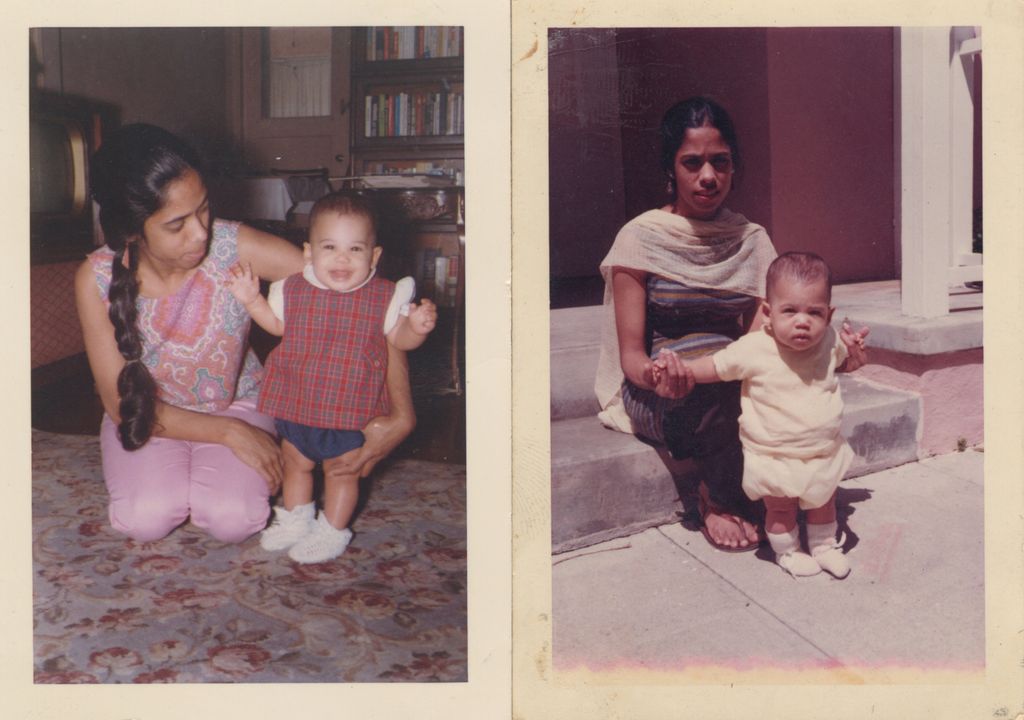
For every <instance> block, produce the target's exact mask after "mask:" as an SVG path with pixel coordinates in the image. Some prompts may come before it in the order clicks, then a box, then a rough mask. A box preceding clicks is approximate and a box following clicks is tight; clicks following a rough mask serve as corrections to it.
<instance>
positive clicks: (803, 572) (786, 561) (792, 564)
mask: <svg viewBox="0 0 1024 720" xmlns="http://www.w3.org/2000/svg"><path fill="white" fill-rule="evenodd" d="M775 562H777V563H778V564H779V567H781V568H782V569H783V570H785V571H786V572H788V573H789V574H790V575H793V576H794V577H810V576H811V575H817V574H818V573H820V572H821V566H820V565H819V564H818V563H817V562H815V560H814V558H812V557H811V556H810V555H808V554H807V553H805V552H799V551H794V552H788V553H785V554H783V555H777V556H776V557H775Z"/></svg>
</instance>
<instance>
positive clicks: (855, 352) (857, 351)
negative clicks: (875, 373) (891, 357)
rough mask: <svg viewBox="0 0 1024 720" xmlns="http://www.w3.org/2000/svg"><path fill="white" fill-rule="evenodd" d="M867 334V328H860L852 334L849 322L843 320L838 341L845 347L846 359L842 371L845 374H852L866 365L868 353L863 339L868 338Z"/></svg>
mask: <svg viewBox="0 0 1024 720" xmlns="http://www.w3.org/2000/svg"><path fill="white" fill-rule="evenodd" d="M868 332H869V330H868V328H867V326H864V327H862V328H861V329H860V330H858V331H857V332H853V326H852V325H850V321H849V320H848V319H847V320H843V324H842V327H841V328H840V330H839V339H840V340H842V341H843V344H844V345H845V346H846V352H847V356H848V357H847V358H846V361H845V362H844V363H843V370H845V371H846V372H852V371H854V370H856V369H857V368H859V367H861V366H863V365H866V364H867V362H868V353H867V350H866V348H865V339H866V338H867V336H868Z"/></svg>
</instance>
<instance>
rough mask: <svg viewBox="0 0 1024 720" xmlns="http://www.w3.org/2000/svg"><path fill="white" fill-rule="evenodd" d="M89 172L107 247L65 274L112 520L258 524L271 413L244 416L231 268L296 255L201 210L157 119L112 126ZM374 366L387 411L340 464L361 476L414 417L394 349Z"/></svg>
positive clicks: (297, 267)
mask: <svg viewBox="0 0 1024 720" xmlns="http://www.w3.org/2000/svg"><path fill="white" fill-rule="evenodd" d="M92 167H93V187H94V191H93V193H94V197H95V200H96V202H97V204H98V205H99V206H100V226H101V228H102V230H103V235H104V239H105V241H106V245H105V246H103V247H101V248H99V249H98V250H96V251H95V252H93V253H92V254H91V255H89V257H88V259H87V260H86V261H85V262H84V263H83V264H82V266H81V267H80V268H79V270H78V273H77V275H76V279H75V296H76V301H77V305H78V314H79V319H80V320H81V323H82V330H83V334H84V337H85V346H86V353H87V355H88V357H89V365H90V367H91V369H92V373H93V377H94V379H95V382H96V387H97V389H98V391H99V395H100V399H101V400H102V403H103V408H104V410H105V415H104V418H103V422H102V426H101V429H100V443H101V448H102V454H103V475H104V480H105V482H106V485H107V489H108V491H109V493H110V511H109V514H110V522H111V525H113V527H114V528H115V529H116V530H118V531H120V532H123V533H125V534H127V535H129V536H130V537H132V538H134V539H135V540H139V541H148V540H155V539H157V538H161V537H163V536H165V535H167V534H168V533H169V532H171V531H172V530H173V529H174V528H175V527H177V526H178V525H180V524H181V523H183V522H185V521H186V520H187V519H189V518H190V517H191V520H192V522H193V523H194V524H195V525H197V526H198V527H201V528H203V529H205V530H206V531H208V532H209V533H210V534H211V535H213V536H214V537H216V538H217V539H219V540H222V541H224V542H240V541H242V540H244V539H246V538H247V537H249V536H251V535H253V534H254V533H256V532H259V531H260V530H262V529H263V527H264V526H265V525H266V522H267V518H268V516H269V514H270V504H269V502H268V499H269V497H270V496H271V495H273V494H275V493H276V492H277V491H278V489H279V487H280V484H281V478H282V467H283V466H282V458H281V451H280V448H279V447H278V445H277V442H276V440H275V438H274V435H273V432H274V423H273V420H272V419H271V418H269V417H267V416H265V415H263V414H261V413H259V412H258V411H257V410H256V399H257V396H258V393H259V387H260V380H261V379H262V374H263V372H262V368H261V367H260V364H259V361H258V360H257V359H256V356H255V355H254V354H253V352H252V350H251V349H249V348H248V343H247V338H248V333H249V324H250V323H249V316H248V314H247V313H246V311H245V308H243V307H242V305H241V304H240V303H239V302H238V301H237V300H235V298H234V297H233V296H232V294H231V292H230V291H229V290H228V282H229V280H230V278H231V274H230V268H231V267H232V266H233V265H235V264H236V263H238V262H242V263H244V264H248V265H250V266H251V267H252V268H253V271H254V272H257V273H259V275H260V276H261V277H264V278H267V279H269V280H278V279H281V278H284V277H286V276H288V275H291V274H293V273H296V272H300V271H301V270H302V266H303V260H302V253H301V252H300V251H299V249H298V248H297V247H294V246H293V245H291V244H289V243H288V242H286V241H284V240H282V239H280V238H277V237H274V236H273V235H268V234H266V233H261V232H258V231H256V230H254V229H252V228H249V227H246V226H245V225H242V224H240V223H234V222H225V221H221V220H214V219H213V217H212V213H211V210H210V202H209V199H208V197H207V190H206V184H205V182H204V180H203V176H202V172H201V169H200V163H199V159H198V157H197V155H196V153H195V152H194V151H193V150H192V149H191V148H190V147H189V146H188V145H187V144H185V143H184V142H182V141H181V140H180V139H179V138H177V137H175V136H174V135H172V134H170V133H168V132H166V131H164V130H162V129H160V128H157V127H154V126H152V125H142V124H137V125H128V126H126V127H124V128H122V129H121V130H119V131H118V132H117V133H115V134H114V135H113V136H112V137H110V138H109V139H107V141H106V142H105V143H104V145H103V147H102V148H101V149H100V150H99V151H98V152H97V154H96V158H95V161H94V163H93V166H92ZM388 368H389V369H388V377H387V385H388V391H389V393H390V397H391V414H390V415H389V416H387V417H378V418H374V419H373V420H371V421H370V423H369V424H368V425H367V427H366V428H364V430H363V432H364V434H365V436H366V443H365V444H364V445H363V447H362V448H359V449H357V450H353V451H352V452H351V453H349V455H347V456H346V459H347V460H348V462H346V463H343V467H342V470H343V471H345V472H350V473H359V474H366V473H368V472H369V471H370V469H371V468H372V466H373V465H374V464H375V463H376V462H377V461H378V460H380V459H381V458H382V457H384V456H385V455H386V454H387V453H388V452H390V451H391V450H392V449H394V447H395V446H397V445H398V444H399V443H400V442H401V441H402V440H403V439H404V438H405V437H406V435H408V434H409V432H411V430H412V427H413V425H414V424H415V418H414V416H413V411H412V401H411V396H410V391H409V382H408V366H407V364H406V361H405V355H404V353H401V352H399V351H394V352H393V353H392V356H391V357H390V358H389V364H388Z"/></svg>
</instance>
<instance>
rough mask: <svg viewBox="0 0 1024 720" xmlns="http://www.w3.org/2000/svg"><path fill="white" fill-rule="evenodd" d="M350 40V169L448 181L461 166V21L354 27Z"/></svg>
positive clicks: (462, 104) (460, 172)
mask: <svg viewBox="0 0 1024 720" xmlns="http://www.w3.org/2000/svg"><path fill="white" fill-rule="evenodd" d="M352 41H353V42H352V109H353V118H352V159H353V167H352V173H353V174H354V175H370V174H373V175H379V174H403V173H420V174H424V173H435V174H438V175H445V176H447V177H449V178H451V180H452V181H453V182H454V181H455V180H456V178H458V177H459V176H461V174H462V173H463V172H464V159H463V158H464V155H463V138H464V134H465V109H464V100H465V94H464V85H463V32H462V28H459V27H423V26H402V27H393V26H388V27H382V26H374V27H366V28H355V29H354V30H353V37H352Z"/></svg>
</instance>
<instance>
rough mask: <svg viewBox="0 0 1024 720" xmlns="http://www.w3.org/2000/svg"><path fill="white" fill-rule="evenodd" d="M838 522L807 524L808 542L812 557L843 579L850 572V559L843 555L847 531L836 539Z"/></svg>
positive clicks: (830, 572) (827, 570)
mask: <svg viewBox="0 0 1024 720" xmlns="http://www.w3.org/2000/svg"><path fill="white" fill-rule="evenodd" d="M837 529H838V528H837V526H836V523H834V522H833V523H826V524H823V525H810V524H808V525H807V544H808V545H809V546H810V548H811V557H812V558H814V560H815V562H817V563H818V565H819V566H820V567H821V569H822V570H824V571H825V572H827V573H828V574H829V575H831V576H833V577H836V578H839V579H840V580H842V579H843V578H844V577H846V576H847V575H849V574H850V561H849V560H847V559H846V556H845V555H843V544H844V543H845V542H846V533H843V535H842V536H841V537H840V538H839V539H838V540H836V530H837Z"/></svg>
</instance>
